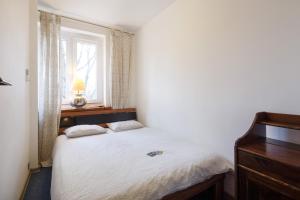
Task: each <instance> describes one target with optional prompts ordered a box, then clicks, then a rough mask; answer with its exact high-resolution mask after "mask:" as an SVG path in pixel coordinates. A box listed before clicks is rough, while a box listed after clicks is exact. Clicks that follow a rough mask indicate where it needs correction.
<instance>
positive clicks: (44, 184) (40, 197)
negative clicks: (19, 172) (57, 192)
mask: <svg viewBox="0 0 300 200" xmlns="http://www.w3.org/2000/svg"><path fill="white" fill-rule="evenodd" d="M51 172H52V168H51V167H48V168H41V170H40V172H36V173H32V174H31V177H30V180H29V183H28V186H27V190H26V193H25V196H24V200H50V186H51Z"/></svg>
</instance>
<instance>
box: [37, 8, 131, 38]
mask: <svg viewBox="0 0 300 200" xmlns="http://www.w3.org/2000/svg"><path fill="white" fill-rule="evenodd" d="M38 12H46V13H50V14H53V15H58V14H55V13H51V12H48V11H44V10H38ZM58 16H60V17H63V18H66V19H70V20H74V21H78V22H82V23H86V24H90V25H94V26H99V27H101V28H105V29H109V30H117V31H121V32H124V33H127V34H130V35H134V33H130V32H127V31H122V30H119V29H115V28H111V27H109V26H103V25H100V24H95V23H92V22H87V21H84V20H81V19H76V18H72V17H67V16H63V15H58Z"/></svg>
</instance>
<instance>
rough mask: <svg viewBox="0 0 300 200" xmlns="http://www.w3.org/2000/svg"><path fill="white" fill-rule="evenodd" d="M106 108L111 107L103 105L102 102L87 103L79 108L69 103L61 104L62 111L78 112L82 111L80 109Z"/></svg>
mask: <svg viewBox="0 0 300 200" xmlns="http://www.w3.org/2000/svg"><path fill="white" fill-rule="evenodd" d="M107 109H111V107H104V105H103V104H98V103H88V104H86V105H85V106H83V107H81V108H76V107H73V106H71V105H69V104H63V105H62V106H61V111H62V112H79V111H80V112H82V111H92V110H107Z"/></svg>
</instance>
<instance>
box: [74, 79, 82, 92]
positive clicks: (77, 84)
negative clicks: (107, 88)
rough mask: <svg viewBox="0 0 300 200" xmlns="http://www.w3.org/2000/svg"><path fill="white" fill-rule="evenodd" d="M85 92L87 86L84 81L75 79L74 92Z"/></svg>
mask: <svg viewBox="0 0 300 200" xmlns="http://www.w3.org/2000/svg"><path fill="white" fill-rule="evenodd" d="M84 90H85V84H84V82H83V80H82V79H75V80H74V82H73V91H74V92H78V93H79V92H83V91H84Z"/></svg>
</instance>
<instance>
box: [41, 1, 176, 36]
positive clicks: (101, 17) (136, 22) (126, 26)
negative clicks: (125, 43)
mask: <svg viewBox="0 0 300 200" xmlns="http://www.w3.org/2000/svg"><path fill="white" fill-rule="evenodd" d="M174 1H175V0H38V7H39V9H41V10H46V11H50V12H54V13H56V14H61V15H65V16H68V17H74V18H78V19H81V20H86V21H89V22H93V23H97V24H101V25H106V26H112V27H115V28H121V29H123V30H127V31H132V32H134V31H136V30H137V29H138V28H139V27H141V26H142V25H143V24H145V23H147V22H148V21H149V20H150V19H151V18H153V17H154V16H155V15H157V14H158V13H159V12H161V11H162V10H163V9H165V8H167V7H168V6H169V5H170V4H171V3H172V2H174Z"/></svg>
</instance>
